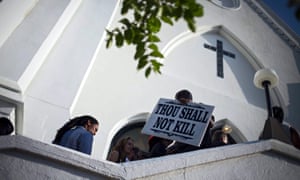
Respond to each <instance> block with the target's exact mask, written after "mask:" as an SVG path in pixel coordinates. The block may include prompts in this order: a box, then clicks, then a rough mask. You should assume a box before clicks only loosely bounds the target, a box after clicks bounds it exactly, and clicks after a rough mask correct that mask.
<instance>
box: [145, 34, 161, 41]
mask: <svg viewBox="0 0 300 180" xmlns="http://www.w3.org/2000/svg"><path fill="white" fill-rule="evenodd" d="M147 41H148V42H152V43H154V42H160V39H159V37H158V36H155V35H153V34H150V35H149V37H148V39H147Z"/></svg>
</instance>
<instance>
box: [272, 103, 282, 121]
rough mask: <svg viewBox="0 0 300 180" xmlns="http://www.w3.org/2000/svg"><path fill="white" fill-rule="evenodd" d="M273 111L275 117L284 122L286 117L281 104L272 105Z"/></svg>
mask: <svg viewBox="0 0 300 180" xmlns="http://www.w3.org/2000/svg"><path fill="white" fill-rule="evenodd" d="M272 111H273V116H274V118H276V119H277V120H278V121H279V122H280V123H282V122H283V119H284V112H283V109H282V108H281V107H279V106H274V107H272Z"/></svg>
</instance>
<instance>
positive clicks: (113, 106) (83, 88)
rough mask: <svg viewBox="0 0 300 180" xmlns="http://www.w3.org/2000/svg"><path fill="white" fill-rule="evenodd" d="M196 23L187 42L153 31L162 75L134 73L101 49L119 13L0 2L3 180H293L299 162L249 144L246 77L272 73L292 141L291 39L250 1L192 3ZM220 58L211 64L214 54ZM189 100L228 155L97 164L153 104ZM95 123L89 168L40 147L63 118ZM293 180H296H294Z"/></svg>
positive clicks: (79, 159)
mask: <svg viewBox="0 0 300 180" xmlns="http://www.w3.org/2000/svg"><path fill="white" fill-rule="evenodd" d="M198 2H199V3H200V4H201V5H203V7H204V16H203V17H201V18H198V19H197V22H196V23H197V30H196V32H195V33H192V32H190V31H189V30H188V28H187V25H186V23H185V22H183V21H179V22H178V23H177V24H175V25H174V26H169V25H163V28H162V30H161V32H160V33H159V36H160V38H161V42H160V43H159V47H160V48H161V50H162V53H163V54H164V56H165V58H164V59H162V60H161V61H162V63H163V64H164V66H163V67H162V69H161V71H162V74H151V75H150V77H149V78H145V76H144V72H143V71H137V70H136V65H137V62H136V61H134V58H133V57H134V53H135V49H134V47H131V46H129V47H122V48H116V47H111V48H110V49H106V47H105V45H106V41H105V40H106V31H105V29H112V28H114V27H116V26H118V25H119V24H118V20H120V18H121V16H120V8H121V5H122V3H121V1H120V0H119V1H113V0H22V1H20V0H2V2H1V3H0V116H6V117H8V118H10V119H11V121H12V122H13V124H14V126H15V132H14V135H12V136H6V137H0V162H1V165H0V175H1V176H2V177H5V179H217V178H218V179H219V178H220V177H223V178H224V179H283V178H287V179H299V177H300V151H299V150H297V149H296V148H294V147H293V146H292V145H289V144H285V143H283V142H280V141H277V140H264V141H259V140H258V137H259V135H260V133H261V132H262V130H263V128H264V125H265V122H266V119H267V118H268V111H267V108H266V97H265V91H264V90H263V89H259V88H257V87H255V85H254V83H253V79H254V75H255V73H256V72H257V71H258V70H260V69H264V68H267V69H273V70H274V71H275V72H276V73H277V75H278V79H279V80H278V84H277V86H276V87H274V88H272V89H270V95H271V103H272V105H273V106H275V105H276V106H281V107H282V108H283V109H284V112H285V119H284V120H285V122H286V123H288V124H290V125H292V126H293V127H295V128H296V129H297V130H298V132H300V109H299V107H300V94H299V92H300V37H299V35H297V34H296V33H295V32H293V31H292V30H291V29H289V27H288V26H286V25H285V24H284V23H283V22H282V21H281V20H280V19H279V18H278V17H276V15H275V14H273V13H272V12H271V11H270V9H268V7H266V6H265V5H264V4H263V2H262V1H261V0H202V1H200V0H198ZM220 50H221V51H222V52H223V53H222V56H221V57H217V54H218V51H220ZM181 89H188V90H190V91H191V92H192V94H193V101H194V102H196V103H198V102H199V103H204V104H208V105H212V106H214V111H213V115H214V116H215V119H216V124H217V125H218V127H223V126H224V125H228V126H230V127H231V128H232V132H231V134H230V137H231V139H232V141H234V142H235V143H236V144H234V145H230V146H224V147H220V148H209V149H205V150H200V151H195V152H190V153H184V154H176V155H169V156H166V157H161V158H154V159H146V160H141V161H134V162H128V163H124V164H115V163H112V162H108V161H106V157H107V155H108V153H109V150H110V148H111V146H112V144H114V143H115V142H116V141H117V140H118V139H119V138H121V137H123V136H127V135H130V136H133V139H134V140H135V143H136V144H138V145H139V146H140V148H142V149H143V148H144V149H146V148H147V138H148V135H144V134H141V133H140V130H141V128H142V127H143V125H144V124H145V122H146V121H147V118H148V117H149V114H150V113H151V112H152V110H153V108H154V106H155V105H156V103H157V102H158V100H159V99H160V98H169V99H174V95H175V93H176V92H177V91H178V90H181ZM84 114H88V115H92V116H94V117H95V118H97V119H98V120H99V123H100V124H99V131H98V133H97V135H96V136H95V137H94V144H93V151H92V155H91V156H87V155H84V154H82V153H78V152H75V151H72V150H69V149H66V148H63V147H58V146H56V145H53V144H52V143H51V142H52V140H53V138H54V136H55V134H56V131H57V129H59V128H60V127H61V126H62V125H63V124H64V123H65V122H66V121H68V120H69V119H70V118H72V117H75V116H78V115H84ZM297 177H298V178H297ZM0 179H1V178H0Z"/></svg>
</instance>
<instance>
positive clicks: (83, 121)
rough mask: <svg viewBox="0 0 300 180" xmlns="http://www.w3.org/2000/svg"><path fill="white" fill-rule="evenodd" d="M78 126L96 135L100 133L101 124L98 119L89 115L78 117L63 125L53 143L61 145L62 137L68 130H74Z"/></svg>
mask: <svg viewBox="0 0 300 180" xmlns="http://www.w3.org/2000/svg"><path fill="white" fill-rule="evenodd" d="M76 126H82V127H84V128H85V129H86V130H87V131H89V132H90V133H92V134H93V135H95V134H96V133H97V131H98V126H99V123H98V121H97V119H96V118H94V117H92V116H89V115H83V116H77V117H75V118H73V119H70V120H69V121H68V122H67V123H65V124H64V125H63V127H61V128H60V129H59V130H58V131H57V134H56V136H55V138H54V140H53V141H52V143H54V144H59V142H60V140H61V138H62V136H63V135H64V134H65V132H67V131H68V130H70V129H72V128H73V127H76Z"/></svg>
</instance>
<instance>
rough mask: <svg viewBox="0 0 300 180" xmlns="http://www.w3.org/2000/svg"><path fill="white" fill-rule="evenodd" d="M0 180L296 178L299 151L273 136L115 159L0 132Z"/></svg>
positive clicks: (299, 167)
mask: <svg viewBox="0 0 300 180" xmlns="http://www.w3.org/2000/svg"><path fill="white" fill-rule="evenodd" d="M0 161H1V163H0V177H1V179H8V180H9V179H14V180H18V179H22V180H32V179H172V180H174V179H175V180H176V179H178V180H179V179H180V180H182V179H193V180H194V179H220V178H221V179H243V180H244V179H289V180H293V179H295V180H296V179H298V178H299V177H300V151H299V150H297V149H296V148H294V147H293V146H290V145H287V144H285V143H282V142H279V141H277V140H267V141H257V142H249V143H243V144H236V145H229V146H223V147H218V148H210V149H204V150H199V151H194V152H189V153H182V154H176V155H169V156H164V157H160V158H153V159H145V160H140V161H133V162H127V163H123V164H115V163H112V162H108V161H105V160H96V159H93V158H91V157H90V156H88V155H85V154H82V153H79V152H76V151H72V150H69V149H65V148H63V147H59V146H56V145H52V144H46V143H42V142H39V141H35V140H32V139H29V138H26V137H23V136H18V135H16V136H2V137H0Z"/></svg>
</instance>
